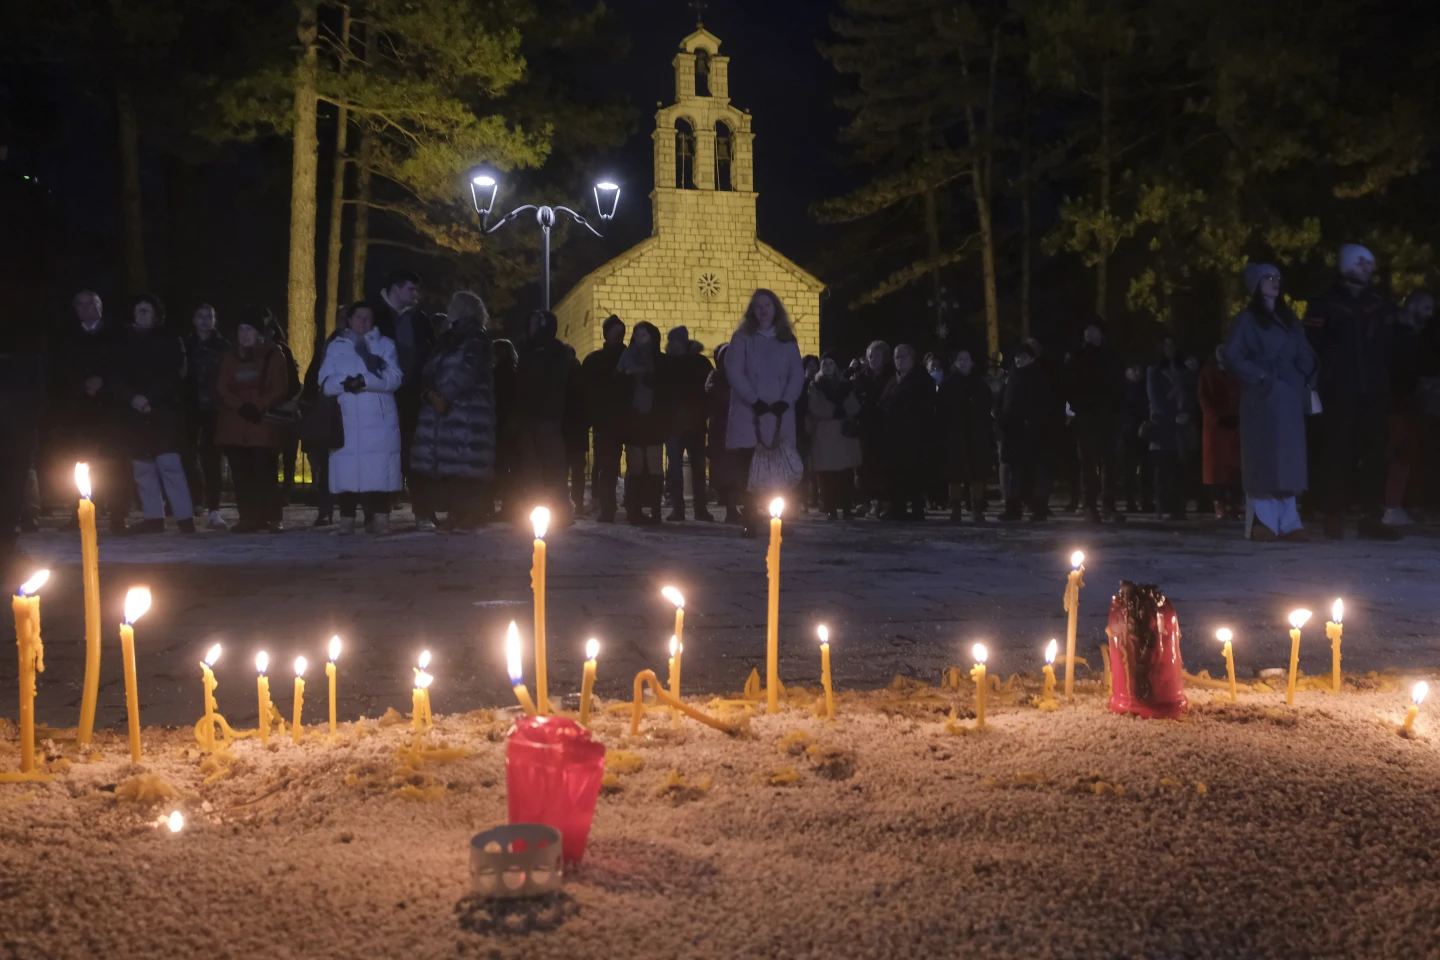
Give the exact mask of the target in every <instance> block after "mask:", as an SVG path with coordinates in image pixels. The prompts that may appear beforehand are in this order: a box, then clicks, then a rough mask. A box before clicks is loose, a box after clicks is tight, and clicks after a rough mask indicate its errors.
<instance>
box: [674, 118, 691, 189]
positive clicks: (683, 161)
mask: <svg viewBox="0 0 1440 960" xmlns="http://www.w3.org/2000/svg"><path fill="white" fill-rule="evenodd" d="M675 186H676V188H677V189H680V190H694V189H695V130H694V128H693V127H691V126H690V123H689V121H686V120H676V121H675Z"/></svg>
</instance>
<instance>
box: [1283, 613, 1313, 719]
mask: <svg viewBox="0 0 1440 960" xmlns="http://www.w3.org/2000/svg"><path fill="white" fill-rule="evenodd" d="M1309 619H1310V611H1309V610H1292V611H1290V682H1289V683H1288V684H1286V686H1285V703H1286V704H1293V703H1294V702H1295V674H1296V672H1297V671H1298V670H1299V669H1300V628H1301V627H1303V626H1305V622H1306V621H1307V620H1309Z"/></svg>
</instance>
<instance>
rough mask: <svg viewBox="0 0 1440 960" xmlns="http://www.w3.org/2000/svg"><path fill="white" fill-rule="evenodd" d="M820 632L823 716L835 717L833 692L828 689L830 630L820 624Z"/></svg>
mask: <svg viewBox="0 0 1440 960" xmlns="http://www.w3.org/2000/svg"><path fill="white" fill-rule="evenodd" d="M819 634H820V686H822V687H824V688H825V716H826V718H828V719H834V717H835V694H834V692H833V691H832V690H831V689H830V631H829V630H828V629H826V627H825V626H824V625H823V624H822V625H821V627H820V630H819Z"/></svg>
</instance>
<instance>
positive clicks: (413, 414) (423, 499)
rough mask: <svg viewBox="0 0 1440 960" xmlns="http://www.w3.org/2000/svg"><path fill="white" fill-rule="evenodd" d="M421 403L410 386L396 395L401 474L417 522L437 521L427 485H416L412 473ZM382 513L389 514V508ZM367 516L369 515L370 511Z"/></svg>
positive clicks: (416, 392) (403, 388)
mask: <svg viewBox="0 0 1440 960" xmlns="http://www.w3.org/2000/svg"><path fill="white" fill-rule="evenodd" d="M420 402H421V401H420V395H419V393H418V391H415V390H413V389H410V388H409V386H408V385H407V386H406V387H402V388H401V389H400V390H399V391H397V392H396V394H395V410H396V413H397V414H398V415H399V418H400V473H401V474H402V475H403V476H404V478H405V484H406V485H407V486H408V487H409V488H410V506H411V507H412V508H413V509H414V511H415V519H416V520H417V521H419V520H434V519H435V508H434V507H433V506H432V505H431V503H430V497H429V495H428V493H427V492H426V490H425V484H423V483H415V482H414V481H413V478H412V476H411V473H410V448H411V447H412V446H414V443H415V425H416V424H418V423H419V422H420ZM382 512H388V508H387V510H386V511H382ZM366 515H367V516H368V515H369V513H368V511H367V514H366ZM341 516H345V514H341ZM350 516H352V517H353V516H354V514H353V513H351V514H350Z"/></svg>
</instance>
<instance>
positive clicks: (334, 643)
mask: <svg viewBox="0 0 1440 960" xmlns="http://www.w3.org/2000/svg"><path fill="white" fill-rule="evenodd" d="M339 659H340V638H339V637H338V636H334V637H331V638H330V662H331V663H334V662H335V661H336V660H339Z"/></svg>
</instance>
